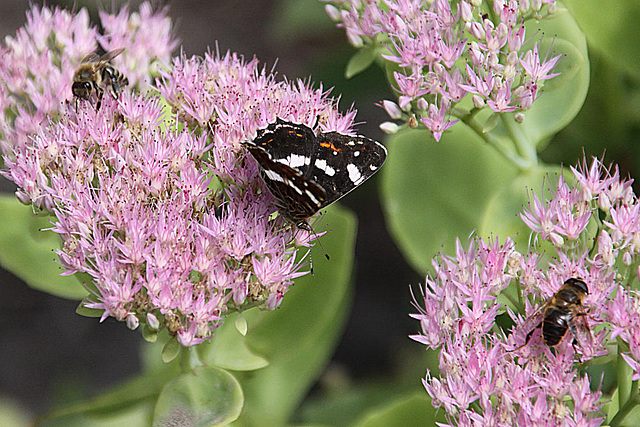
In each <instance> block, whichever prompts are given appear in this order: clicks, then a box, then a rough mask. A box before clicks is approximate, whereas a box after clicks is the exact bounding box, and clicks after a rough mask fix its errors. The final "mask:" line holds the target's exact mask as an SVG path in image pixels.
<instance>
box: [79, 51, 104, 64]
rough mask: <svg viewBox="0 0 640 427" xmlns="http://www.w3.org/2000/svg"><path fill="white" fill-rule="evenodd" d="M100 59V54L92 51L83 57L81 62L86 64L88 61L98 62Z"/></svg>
mask: <svg viewBox="0 0 640 427" xmlns="http://www.w3.org/2000/svg"><path fill="white" fill-rule="evenodd" d="M99 59H100V57H99V56H98V54H97V53H95V52H92V53H90V54H88V55H86V56H85V57H84V58H82V59H81V60H80V63H81V64H86V63H87V62H96V61H98V60H99Z"/></svg>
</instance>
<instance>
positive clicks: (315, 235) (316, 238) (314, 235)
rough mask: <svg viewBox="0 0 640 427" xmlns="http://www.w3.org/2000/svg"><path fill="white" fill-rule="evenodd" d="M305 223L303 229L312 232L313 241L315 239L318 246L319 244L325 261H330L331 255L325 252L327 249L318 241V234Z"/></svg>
mask: <svg viewBox="0 0 640 427" xmlns="http://www.w3.org/2000/svg"><path fill="white" fill-rule="evenodd" d="M305 225H306V227H304V229H305V230H307V231H308V232H310V233H311V234H313V237H314V241H316V242H317V243H318V246H320V249H322V253H323V254H324V257H325V258H326V259H327V261H330V260H331V257H330V256H329V254H327V251H325V250H324V246H322V242H321V241H320V236H318V233H316V230H315V229H314V228H313V226H312V225H311V224H309V223H308V222H307V223H305Z"/></svg>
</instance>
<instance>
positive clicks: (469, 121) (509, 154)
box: [453, 112, 532, 171]
mask: <svg viewBox="0 0 640 427" xmlns="http://www.w3.org/2000/svg"><path fill="white" fill-rule="evenodd" d="M453 115H454V116H456V117H458V118H459V119H460V120H461V121H462V122H463V123H465V124H466V125H467V126H469V128H470V129H471V130H473V131H474V132H475V133H476V134H477V135H478V136H479V137H480V138H482V139H483V140H484V141H485V142H486V143H487V144H489V145H491V146H492V147H493V148H495V149H496V150H497V151H498V153H500V154H501V155H502V156H504V157H505V158H506V159H507V160H509V161H510V162H511V163H513V164H514V165H515V166H516V167H517V168H518V169H520V170H522V171H524V170H528V169H531V166H532V165H531V162H530V161H528V160H527V159H524V158H522V157H520V156H519V155H518V154H517V153H516V152H515V151H514V150H513V149H511V148H510V147H508V146H507V145H505V144H504V143H502V141H500V140H499V139H498V138H496V137H495V136H494V135H493V134H491V133H489V132H485V131H484V129H483V128H482V125H481V124H480V123H478V122H477V121H476V120H474V118H473V116H474V114H456V113H455V112H453Z"/></svg>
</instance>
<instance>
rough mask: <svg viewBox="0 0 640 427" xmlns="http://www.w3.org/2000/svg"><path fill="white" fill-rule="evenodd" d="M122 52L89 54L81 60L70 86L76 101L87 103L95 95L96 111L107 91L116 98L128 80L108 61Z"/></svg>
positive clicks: (115, 50)
mask: <svg viewBox="0 0 640 427" xmlns="http://www.w3.org/2000/svg"><path fill="white" fill-rule="evenodd" d="M123 51H124V48H120V49H114V50H111V51H109V52H107V53H105V54H104V55H102V56H98V55H97V54H95V53H91V54H89V55H87V56H85V57H84V58H83V59H82V62H81V64H80V66H79V67H78V69H77V70H76V72H75V74H74V76H73V85H72V86H71V90H72V92H73V95H74V96H75V97H76V99H84V100H87V101H88V100H90V99H91V97H92V96H93V94H94V93H95V96H96V98H97V103H96V110H98V109H100V104H101V102H102V97H103V95H104V92H105V91H107V90H108V91H109V92H111V94H112V95H113V96H114V97H117V96H118V93H120V90H121V89H122V88H123V87H124V86H127V85H128V84H129V79H127V77H126V76H125V75H124V74H122V73H121V72H120V71H119V70H117V69H116V68H114V67H113V66H112V65H111V64H110V63H109V61H111V60H112V59H113V58H115V57H116V56H118V55H120V54H121V53H122V52H123Z"/></svg>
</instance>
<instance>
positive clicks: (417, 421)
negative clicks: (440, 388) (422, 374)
mask: <svg viewBox="0 0 640 427" xmlns="http://www.w3.org/2000/svg"><path fill="white" fill-rule="evenodd" d="M443 414H444V411H437V410H436V409H435V408H434V407H433V406H432V405H431V399H429V396H428V395H427V392H426V391H424V390H423V391H422V392H419V393H411V394H409V395H405V396H402V397H400V398H398V399H396V400H395V401H393V402H390V403H387V404H386V405H384V406H382V407H379V408H376V409H374V410H371V411H369V412H368V413H367V414H365V415H364V416H363V417H362V418H361V419H360V420H358V422H356V423H354V424H353V425H354V426H357V427H384V426H406V427H410V426H416V427H420V426H426V425H436V422H445V418H444V416H443Z"/></svg>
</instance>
